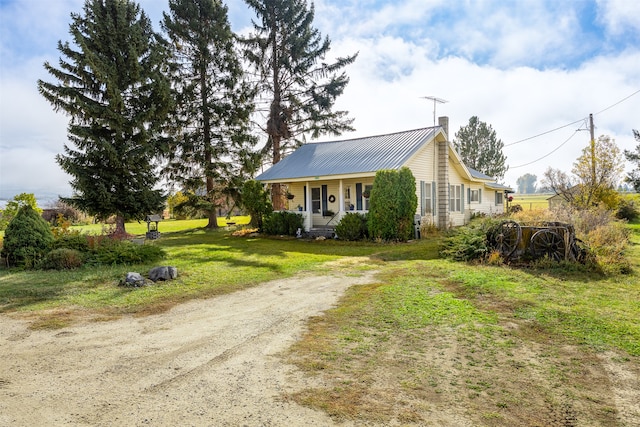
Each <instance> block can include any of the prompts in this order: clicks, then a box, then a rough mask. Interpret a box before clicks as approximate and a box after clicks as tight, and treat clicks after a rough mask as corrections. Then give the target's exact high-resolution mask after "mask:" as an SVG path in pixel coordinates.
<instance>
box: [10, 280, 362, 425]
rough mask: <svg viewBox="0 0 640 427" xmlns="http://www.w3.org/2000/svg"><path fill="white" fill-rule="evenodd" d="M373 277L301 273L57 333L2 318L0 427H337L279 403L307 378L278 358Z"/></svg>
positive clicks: (292, 405)
mask: <svg viewBox="0 0 640 427" xmlns="http://www.w3.org/2000/svg"><path fill="white" fill-rule="evenodd" d="M372 281H373V272H368V273H363V274H362V275H360V276H357V277H354V276H353V275H352V274H350V275H349V276H345V275H340V274H325V275H320V276H319V275H315V276H312V275H304V276H298V277H294V278H290V279H285V280H278V281H273V282H269V283H265V284H263V285H260V286H257V287H254V288H250V289H247V290H244V291H240V292H236V293H234V294H229V295H223V296H220V297H216V298H212V299H208V300H199V301H191V302H188V303H185V304H182V305H180V306H178V307H175V308H174V309H172V310H170V311H169V312H167V313H162V314H158V315H154V316H149V317H145V318H132V317H129V318H123V319H119V320H115V321H111V322H102V323H89V324H83V325H75V326H72V327H69V328H65V329H64V330H62V331H60V330H58V331H30V330H29V329H28V324H27V323H26V322H22V321H17V320H13V319H10V318H8V317H6V316H0V360H3V362H6V363H2V364H0V379H2V386H0V414H1V415H0V425H11V426H32V425H75V426H112V425H155V426H169V425H171V426H173V425H216V426H236V425H249V426H258V425H260V426H270V425H286V424H292V425H310V426H313V425H323V426H328V425H333V422H332V421H331V419H330V418H329V417H328V416H327V415H326V414H324V413H322V412H318V411H314V410H311V409H308V408H304V407H301V406H299V405H297V404H296V403H294V402H290V401H285V400H283V399H282V398H281V396H282V394H283V393H284V392H291V391H295V390H297V389H300V388H303V387H305V386H306V385H308V383H307V381H308V379H306V378H305V377H304V376H303V375H302V374H301V373H300V372H298V371H297V370H296V369H295V367H293V366H291V365H287V364H285V363H283V361H282V359H281V358H280V357H279V356H278V354H279V353H280V352H282V351H284V350H286V349H287V348H288V347H289V346H290V345H291V344H292V343H293V342H295V340H296V339H297V338H298V337H299V336H300V334H301V332H302V330H303V327H304V324H305V322H306V320H307V319H308V318H309V317H310V316H314V315H319V314H320V313H322V312H323V311H325V310H327V309H328V308H330V307H331V306H333V305H335V303H336V302H337V301H338V299H339V297H340V296H341V295H342V294H343V292H344V291H345V290H346V289H347V288H348V287H349V286H352V285H356V284H365V283H371V282H372ZM342 425H345V424H342ZM346 425H348V424H346Z"/></svg>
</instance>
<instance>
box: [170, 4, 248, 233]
mask: <svg viewBox="0 0 640 427" xmlns="http://www.w3.org/2000/svg"><path fill="white" fill-rule="evenodd" d="M169 8H170V13H169V14H166V13H165V14H164V20H163V23H162V26H163V28H164V30H165V31H166V32H167V34H168V36H169V38H170V41H171V45H172V46H173V48H172V53H173V54H172V60H171V63H172V74H171V75H172V87H173V90H174V93H175V99H176V110H175V114H174V120H173V121H172V125H171V128H172V133H173V137H174V138H173V140H172V143H171V144H172V145H171V149H170V150H169V162H168V165H167V168H166V173H167V175H168V176H169V177H170V178H171V179H172V180H174V181H178V182H180V183H181V184H182V186H183V189H187V190H191V191H192V194H195V195H199V197H196V198H195V199H194V200H195V202H196V203H198V204H199V206H200V207H203V206H204V207H205V208H206V210H207V211H208V212H209V223H208V225H207V227H209V228H215V227H217V226H218V224H217V208H219V207H220V206H221V204H222V203H228V200H229V196H235V195H237V193H238V192H239V189H240V188H241V182H242V181H244V179H246V178H247V177H250V176H251V175H252V174H253V173H254V172H255V170H256V169H257V167H258V165H259V161H258V158H257V155H256V153H253V152H252V150H251V148H252V147H253V145H255V144H256V139H255V137H253V136H251V134H250V132H249V118H250V115H251V113H252V112H253V96H254V93H253V91H252V90H251V89H250V87H249V86H248V85H247V84H246V83H244V80H243V70H242V66H241V64H240V60H239V57H238V54H237V52H236V49H235V36H234V34H233V33H232V31H231V26H230V25H229V20H228V17H227V7H226V6H224V5H223V4H222V2H221V1H220V0H170V1H169ZM203 189H206V192H202V190H203Z"/></svg>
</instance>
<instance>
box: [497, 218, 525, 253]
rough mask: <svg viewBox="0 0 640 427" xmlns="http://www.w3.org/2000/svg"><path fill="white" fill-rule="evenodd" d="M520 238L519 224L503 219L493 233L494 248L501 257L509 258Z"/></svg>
mask: <svg viewBox="0 0 640 427" xmlns="http://www.w3.org/2000/svg"><path fill="white" fill-rule="evenodd" d="M521 238H522V229H521V228H520V224H518V223H517V222H515V221H511V220H508V221H503V222H502V223H501V224H500V227H499V228H498V230H497V231H496V233H495V235H494V240H495V248H496V249H497V250H498V251H500V254H501V255H502V256H503V257H505V258H509V257H510V256H511V255H512V254H513V253H514V252H515V251H516V249H517V248H518V243H520V239H521Z"/></svg>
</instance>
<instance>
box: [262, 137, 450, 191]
mask: <svg viewBox="0 0 640 427" xmlns="http://www.w3.org/2000/svg"><path fill="white" fill-rule="evenodd" d="M440 130H441V127H440V126H436V127H428V128H422V129H415V130H410V131H404V132H397V133H392V134H387V135H378V136H369V137H365V138H356V139H348V140H344V141H333V142H318V143H311V144H305V145H303V146H301V147H300V148H298V149H297V150H296V151H294V152H293V153H291V154H290V155H289V156H287V157H285V158H284V159H283V160H281V161H280V162H278V163H277V164H275V165H273V166H272V167H271V168H269V169H268V170H266V171H265V172H264V173H262V174H260V175H258V176H257V177H256V180H258V181H273V180H283V179H295V178H305V177H316V176H328V175H345V174H354V173H367V172H376V171H378V170H384V169H399V168H400V167H402V166H403V165H404V164H405V163H406V161H407V160H408V159H409V158H410V157H411V156H412V155H413V154H414V153H415V152H416V151H417V150H418V149H419V148H420V147H421V146H422V145H423V144H425V143H427V142H429V141H431V140H432V139H433V138H434V137H435V135H436V134H437V132H438V131H440Z"/></svg>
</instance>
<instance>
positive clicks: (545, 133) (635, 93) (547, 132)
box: [504, 90, 640, 151]
mask: <svg viewBox="0 0 640 427" xmlns="http://www.w3.org/2000/svg"><path fill="white" fill-rule="evenodd" d="M638 93H640V90H637V91H635V92H633V93H632V94H631V95H629V96H627V97H625V98H622V99H621V100H620V101H618V102H616V103H615V104H612V105H610V106H608V107H607V108H605V109H604V110H601V111H598V112H597V113H595V114H594V115H598V114H601V113H604V112H605V111H607V110H610V109H611V108H613V107H615V106H617V105H619V104H622V103H623V102H624V101H626V100H627V99H629V98H631V97H632V96H635V95H637V94H638ZM585 120H586V118H582V119H580V120H576V121H574V122H571V123H567V124H566V125H564V126H560V127H557V128H555V129H551V130H548V131H546V132H542V133H539V134H537V135H534V136H530V137H528V138H524V139H521V140H519V141H516V142H511V143H509V144H505V145H504V147H505V148H506V147H510V146H512V145H516V144H520V143H522V142H526V141H529V140H531V139H534V138H538V137H540V136H543V135H547V134H549V133H552V132H555V131H557V130H560V129H564V128H566V127H569V126H573V125H575V124H577V123H580V122H584V121H585ZM571 137H573V135H571ZM563 144H564V143H563ZM554 151H555V150H554Z"/></svg>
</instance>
